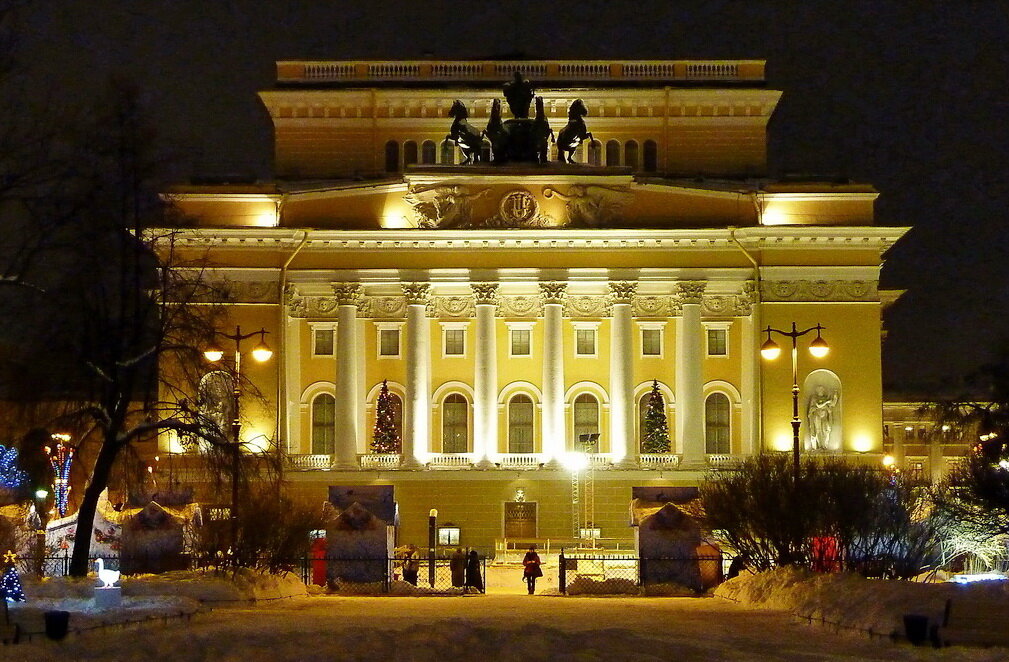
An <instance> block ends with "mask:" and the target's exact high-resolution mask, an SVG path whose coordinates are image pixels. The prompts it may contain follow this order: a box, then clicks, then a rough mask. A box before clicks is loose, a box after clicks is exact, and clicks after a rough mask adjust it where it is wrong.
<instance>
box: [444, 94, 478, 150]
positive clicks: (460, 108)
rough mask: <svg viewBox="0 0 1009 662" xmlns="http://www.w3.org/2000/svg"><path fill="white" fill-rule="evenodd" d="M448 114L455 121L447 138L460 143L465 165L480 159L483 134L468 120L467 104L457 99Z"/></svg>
mask: <svg viewBox="0 0 1009 662" xmlns="http://www.w3.org/2000/svg"><path fill="white" fill-rule="evenodd" d="M448 116H449V117H452V118H454V121H453V122H452V128H451V129H449V132H448V135H447V136H446V137H445V138H446V140H454V141H455V143H456V144H457V145H459V149H461V150H462V154H463V156H464V157H465V159H463V165H466V164H467V163H473V162H474V161H479V160H480V150H481V148H482V147H483V136H482V134H481V133H480V132H479V131H477V130H476V129H474V128H473V127H472V126H470V123H469V122H467V121H466V119H467V118H468V117H469V111H468V110H466V105H465V104H464V103H463V102H462V101H459V100H458V99H457V100H456V101H455V102H454V103H453V104H452V108H450V109H449V111H448Z"/></svg>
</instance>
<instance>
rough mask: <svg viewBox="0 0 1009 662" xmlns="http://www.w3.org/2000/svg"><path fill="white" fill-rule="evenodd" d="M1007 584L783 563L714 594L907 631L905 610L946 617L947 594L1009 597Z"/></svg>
mask: <svg viewBox="0 0 1009 662" xmlns="http://www.w3.org/2000/svg"><path fill="white" fill-rule="evenodd" d="M1006 584H1007V582H978V583H974V584H967V585H961V584H953V583H936V584H923V583H917V582H902V581H892V580H884V579H866V578H864V577H861V576H859V575H852V574H819V573H813V572H810V571H808V570H803V569H799V568H791V567H783V568H776V569H774V570H770V571H768V572H762V573H760V574H756V575H750V574H746V575H740V576H739V577H736V578H734V579H730V580H729V581H727V582H725V583H723V584H722V585H720V586H719V587H718V588H717V589H715V595H716V596H718V597H722V598H727V599H729V600H733V601H735V602H739V603H741V604H743V605H747V606H755V607H763V608H766V609H782V610H786V611H789V612H792V613H793V614H796V615H798V616H801V617H803V618H811V619H814V620H818V621H819V620H823V621H826V622H827V623H831V624H835V625H840V626H842V627H846V628H856V629H859V630H863V631H866V632H872V633H875V634H893V635H896V636H903V633H904V623H903V617H904V614H921V615H924V616H928V618H929V622H930V623H933V624H934V623H941V622H942V617H943V610H944V608H945V605H946V600H947V599H949V598H953V599H954V604H955V602H956V601H957V600H971V601H980V600H993V601H1009V586H1007V585H1006Z"/></svg>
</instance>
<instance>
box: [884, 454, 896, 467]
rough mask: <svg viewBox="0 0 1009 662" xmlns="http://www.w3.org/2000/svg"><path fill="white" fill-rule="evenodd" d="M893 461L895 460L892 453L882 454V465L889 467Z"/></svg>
mask: <svg viewBox="0 0 1009 662" xmlns="http://www.w3.org/2000/svg"><path fill="white" fill-rule="evenodd" d="M895 462H896V460H895V459H894V457H893V456H892V455H884V456H883V466H884V467H886V468H887V469H889V468H890V467H892V466H893V465H894V463H895Z"/></svg>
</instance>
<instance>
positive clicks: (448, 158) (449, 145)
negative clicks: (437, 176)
mask: <svg viewBox="0 0 1009 662" xmlns="http://www.w3.org/2000/svg"><path fill="white" fill-rule="evenodd" d="M441 162H442V163H443V164H444V165H455V141H453V140H445V141H443V142H442V143H441Z"/></svg>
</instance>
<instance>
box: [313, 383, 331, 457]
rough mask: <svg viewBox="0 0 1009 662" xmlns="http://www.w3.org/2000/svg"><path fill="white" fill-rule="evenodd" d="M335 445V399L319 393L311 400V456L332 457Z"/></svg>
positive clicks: (327, 394)
mask: <svg viewBox="0 0 1009 662" xmlns="http://www.w3.org/2000/svg"><path fill="white" fill-rule="evenodd" d="M335 445H336V398H334V397H333V396H331V395H330V394H329V393H320V394H319V395H317V396H315V399H314V400H312V454H313V455H332V454H333V450H334V448H335Z"/></svg>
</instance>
